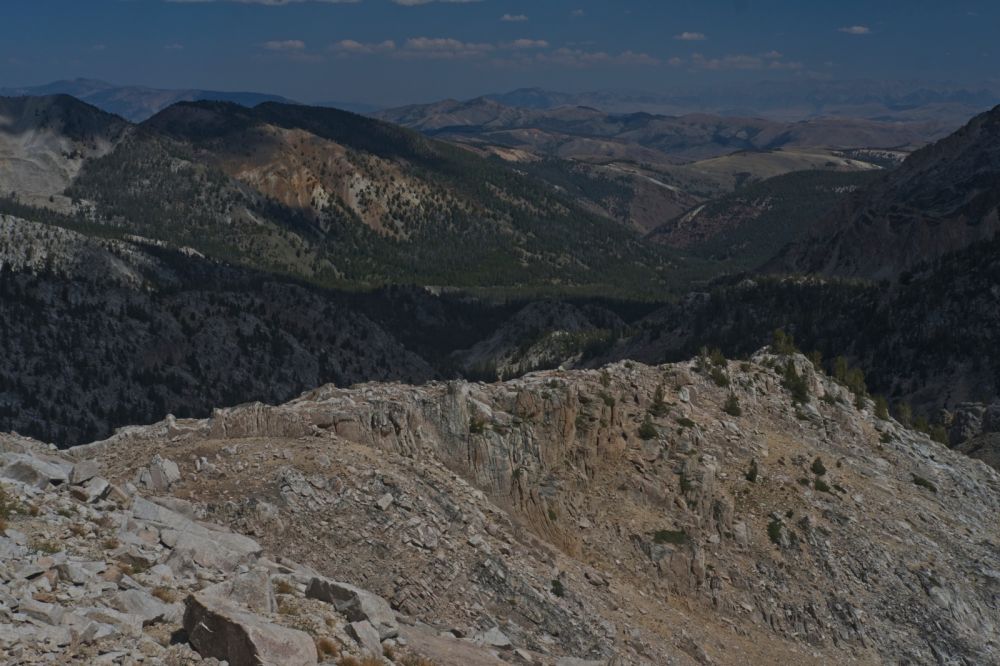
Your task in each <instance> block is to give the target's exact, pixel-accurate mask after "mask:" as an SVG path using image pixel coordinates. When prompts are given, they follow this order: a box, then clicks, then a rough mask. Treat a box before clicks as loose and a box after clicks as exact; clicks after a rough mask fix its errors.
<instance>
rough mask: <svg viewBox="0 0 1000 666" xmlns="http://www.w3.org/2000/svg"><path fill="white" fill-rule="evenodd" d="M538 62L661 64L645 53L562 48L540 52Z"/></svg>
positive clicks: (558, 63)
mask: <svg viewBox="0 0 1000 666" xmlns="http://www.w3.org/2000/svg"><path fill="white" fill-rule="evenodd" d="M535 59H536V60H537V61H538V62H540V63H543V64H551V65H563V66H565V67H591V66H594V65H659V64H661V61H660V60H659V59H658V58H654V57H653V56H651V55H648V54H645V53H636V52H635V51H624V52H622V53H618V54H613V53H607V52H606V51H584V50H582V49H568V48H561V49H556V50H555V51H551V52H549V53H540V54H538V55H537V56H536V58H535Z"/></svg>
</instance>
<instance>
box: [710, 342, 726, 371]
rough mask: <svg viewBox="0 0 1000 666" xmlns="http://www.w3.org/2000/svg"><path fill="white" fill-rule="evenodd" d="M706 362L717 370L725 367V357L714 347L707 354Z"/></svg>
mask: <svg viewBox="0 0 1000 666" xmlns="http://www.w3.org/2000/svg"><path fill="white" fill-rule="evenodd" d="M708 362H709V363H711V364H712V365H714V366H715V367H717V368H724V367H726V357H725V355H724V354H723V353H722V350H721V349H719V348H718V347H715V348H713V349H712V351H710V352H708Z"/></svg>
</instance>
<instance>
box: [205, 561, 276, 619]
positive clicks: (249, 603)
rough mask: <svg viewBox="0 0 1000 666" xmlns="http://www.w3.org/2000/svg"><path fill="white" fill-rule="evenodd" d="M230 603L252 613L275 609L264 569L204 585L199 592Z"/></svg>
mask: <svg viewBox="0 0 1000 666" xmlns="http://www.w3.org/2000/svg"><path fill="white" fill-rule="evenodd" d="M200 594H203V595H205V596H211V597H215V598H218V599H221V600H223V601H228V602H230V603H237V604H240V605H241V606H244V607H245V608H247V609H248V610H250V611H252V612H254V613H260V614H265V615H266V614H268V613H273V612H274V611H275V610H277V607H278V604H277V602H276V601H275V599H274V589H273V588H272V587H271V577H270V575H269V574H268V573H267V572H266V571H262V570H259V569H258V570H256V571H251V572H248V573H245V574H240V575H238V576H235V577H234V578H232V579H230V580H227V581H224V582H222V583H217V584H215V585H212V586H211V587H206V588H205V589H204V590H202V591H201V592H200Z"/></svg>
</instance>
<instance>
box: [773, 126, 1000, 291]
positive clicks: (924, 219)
mask: <svg viewBox="0 0 1000 666" xmlns="http://www.w3.org/2000/svg"><path fill="white" fill-rule="evenodd" d="M998 206H1000V107H997V108H995V109H993V110H992V111H990V112H988V113H985V114H982V115H980V116H977V117H976V118H974V119H973V120H972V121H971V122H970V123H969V124H968V125H966V126H965V127H963V128H962V129H960V130H959V131H958V132H956V133H954V134H953V135H951V136H949V137H948V138H946V139H943V140H941V141H939V142H937V143H935V144H933V145H931V146H928V147H926V148H924V149H922V150H919V151H917V152H915V153H913V154H912V155H911V156H910V157H909V158H908V159H907V160H906V161H905V162H904V163H903V165H902V166H901V167H900V168H898V169H896V170H894V171H892V172H891V173H889V174H887V175H886V176H885V177H884V178H883V179H881V180H880V181H878V182H876V183H875V184H873V185H872V186H871V187H870V188H868V189H866V190H865V191H863V192H861V193H859V194H858V195H857V196H856V197H853V198H852V199H851V200H850V201H849V202H848V203H846V204H845V205H844V206H843V207H842V208H841V209H840V210H837V211H836V212H834V213H833V214H831V215H830V216H829V217H828V218H827V219H826V221H825V223H824V224H822V225H820V227H819V228H818V229H817V231H816V233H815V235H814V237H811V238H809V239H806V240H804V241H802V242H800V243H798V244H796V245H794V246H792V247H789V248H788V249H787V251H785V252H783V253H782V254H781V255H780V256H779V257H778V258H777V259H776V261H775V262H773V263H772V264H771V265H770V266H769V269H771V270H776V271H791V272H803V273H822V274H825V275H838V276H848V277H862V278H869V279H883V278H895V277H898V276H899V275H900V274H901V273H903V272H904V271H906V270H908V269H910V268H912V267H913V266H914V265H915V264H917V263H919V262H921V261H925V260H931V259H935V258H937V257H940V256H942V255H944V254H946V253H948V252H953V251H955V250H959V249H961V248H963V247H966V246H968V245H969V244H971V243H974V242H976V241H980V240H989V239H991V238H992V237H993V235H994V234H995V233H996V232H997V230H998V229H1000V216H998V212H997V209H998Z"/></svg>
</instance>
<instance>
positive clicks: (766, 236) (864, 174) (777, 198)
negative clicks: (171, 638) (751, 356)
mask: <svg viewBox="0 0 1000 666" xmlns="http://www.w3.org/2000/svg"><path fill="white" fill-rule="evenodd" d="M878 175H879V172H878V171H861V172H853V173H852V172H830V171H798V172H793V173H790V174H786V175H782V176H775V177H774V178H769V179H767V180H764V181H761V182H759V183H752V184H749V185H747V186H745V187H742V188H740V189H739V190H737V191H736V192H734V193H733V194H729V195H726V196H724V197H720V198H718V199H715V200H712V201H709V202H708V203H704V204H699V205H697V206H696V207H694V208H692V209H691V210H689V211H685V213H684V214H683V215H680V216H678V217H676V218H674V219H672V220H670V221H669V222H667V223H666V224H664V225H661V226H659V227H657V228H656V229H654V230H653V231H652V232H650V234H649V236H648V238H649V239H650V240H653V241H655V242H658V243H664V244H666V245H669V246H671V247H675V248H683V249H685V250H687V251H688V252H691V253H695V254H700V255H704V256H706V257H711V258H714V259H717V260H720V261H726V262H732V264H733V266H734V268H735V269H736V270H753V269H755V268H757V267H758V266H760V265H761V264H763V263H764V262H766V261H767V260H769V259H771V258H772V257H774V255H775V254H777V253H778V252H779V251H781V250H782V249H783V248H784V247H785V245H787V244H788V243H790V242H793V241H796V240H798V239H800V238H803V237H806V236H808V235H809V234H810V233H811V232H812V231H813V230H814V229H815V227H816V225H817V224H819V222H820V221H821V220H822V219H823V218H824V216H826V215H827V214H829V212H830V211H831V210H835V209H836V208H837V205H838V203H839V202H840V201H841V200H842V199H844V198H846V197H848V196H850V194H851V193H852V192H855V191H857V190H858V189H859V188H863V187H864V186H866V185H867V184H868V183H870V182H872V181H873V180H874V179H875V178H877V177H878Z"/></svg>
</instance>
